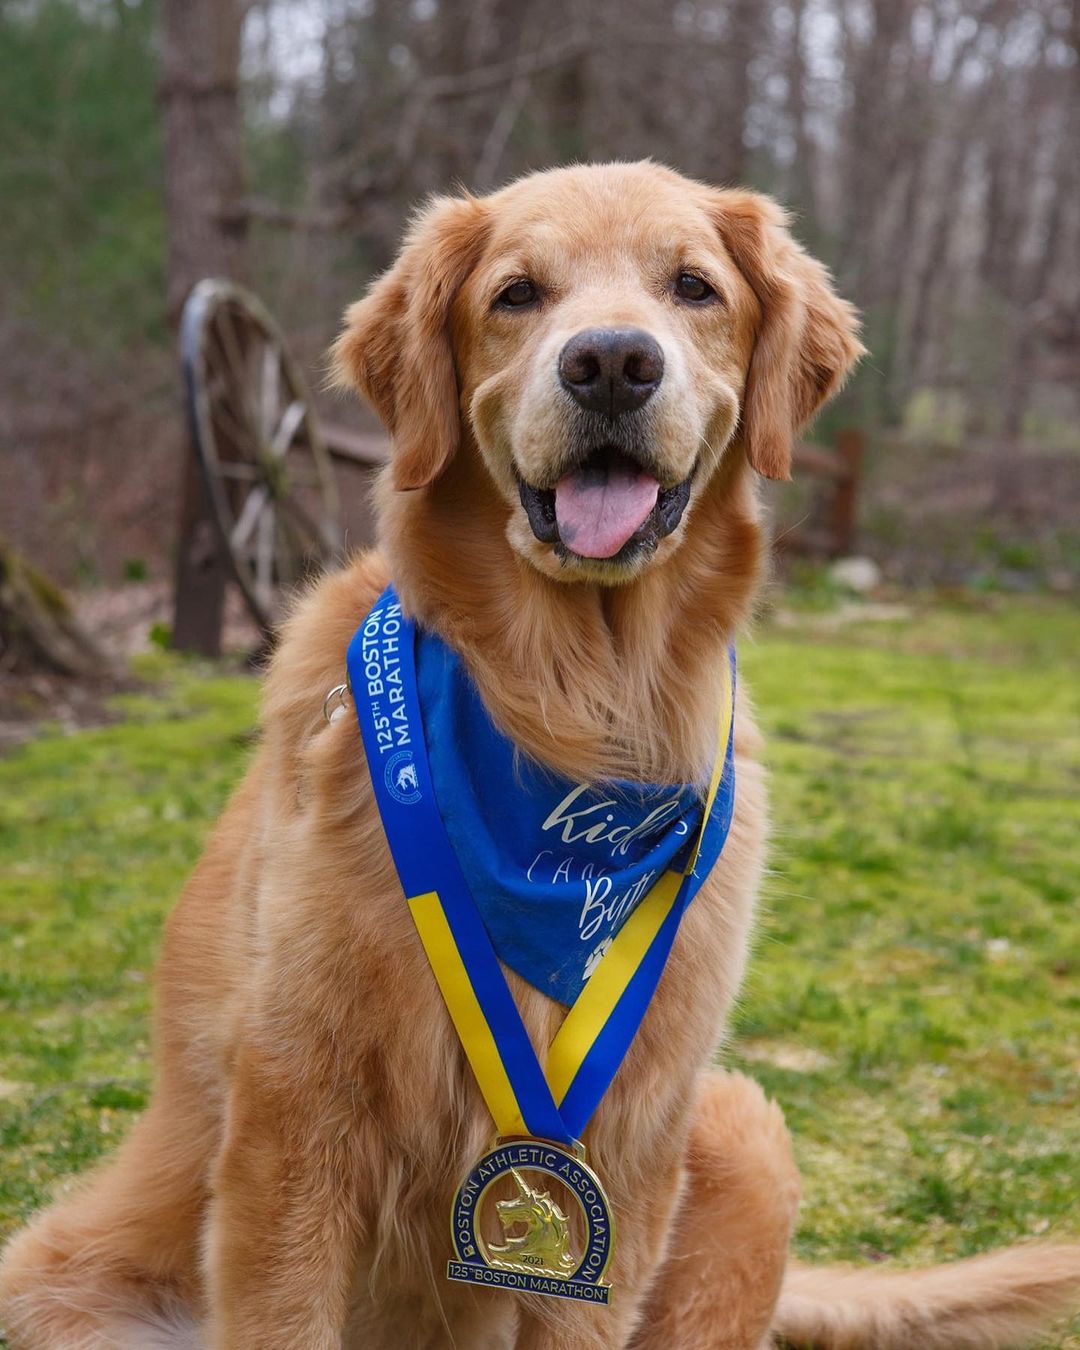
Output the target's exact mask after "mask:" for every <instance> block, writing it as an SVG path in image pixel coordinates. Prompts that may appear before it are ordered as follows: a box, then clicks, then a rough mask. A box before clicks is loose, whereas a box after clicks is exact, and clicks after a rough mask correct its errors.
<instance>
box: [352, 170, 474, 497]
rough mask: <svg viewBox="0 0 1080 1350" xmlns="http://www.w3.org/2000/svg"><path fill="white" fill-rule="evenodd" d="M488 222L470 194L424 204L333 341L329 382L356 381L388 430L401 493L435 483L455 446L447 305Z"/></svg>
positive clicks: (457, 427)
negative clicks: (397, 249)
mask: <svg viewBox="0 0 1080 1350" xmlns="http://www.w3.org/2000/svg"><path fill="white" fill-rule="evenodd" d="M486 220H487V213H486V210H485V208H484V205H483V203H482V202H480V201H477V200H476V199H474V198H450V197H440V198H436V199H435V200H434V201H433V202H431V203H430V204H429V205H428V206H427V207H426V208H425V209H424V210H423V211H422V212H421V213H420V214H419V215H418V216H417V218H416V219H415V220H414V221H413V224H412V227H411V229H410V230H409V233H408V235H407V237H406V240H405V243H404V245H403V246H402V249H401V253H400V254H399V255H398V259H397V261H396V262H395V263H394V265H393V267H391V268H390V270H389V272H386V273H385V274H384V275H383V276H381V277H380V278H379V279H378V280H377V281H376V282H375V283H374V284H373V285H372V287H371V289H370V291H369V292H368V294H367V295H366V296H365V297H364V299H363V300H359V301H357V303H356V304H355V305H352V306H351V307H350V308H349V309H348V311H347V312H346V315H345V328H344V331H343V332H342V334H341V336H340V337H339V338H338V340H337V342H336V343H335V345H334V350H333V370H334V379H335V382H336V383H338V384H343V385H351V386H354V387H355V388H357V389H359V390H360V392H361V393H362V394H363V395H364V397H365V398H366V399H367V400H368V402H369V403H370V404H371V405H372V407H373V408H374V409H375V411H376V412H377V413H378V414H379V416H380V417H381V418H382V420H383V422H384V424H385V426H386V429H387V430H388V431H389V433H390V436H391V439H392V440H393V443H394V459H393V470H392V473H393V483H394V486H395V487H396V488H397V489H398V490H399V491H410V490H411V489H413V488H421V487H426V486H427V485H428V484H429V483H431V482H433V481H434V480H435V479H436V478H437V477H438V476H439V474H440V473H441V472H442V470H443V469H444V468H445V466H446V464H447V462H448V461H449V460H450V457H451V456H452V455H453V454H454V452H455V451H456V450H457V447H458V441H459V439H460V436H461V413H460V409H459V406H458V384H457V372H456V370H455V369H454V353H453V349H452V347H451V341H450V309H451V306H452V304H453V301H454V297H455V296H456V295H457V293H458V291H459V290H460V289H461V286H462V284H463V282H464V281H465V279H466V277H467V276H468V275H469V272H470V271H471V270H472V268H473V267H474V266H475V265H476V263H477V261H478V259H479V257H480V253H481V251H482V249H483V246H484V242H485V238H486V233H487V227H486Z"/></svg>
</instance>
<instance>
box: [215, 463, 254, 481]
mask: <svg viewBox="0 0 1080 1350" xmlns="http://www.w3.org/2000/svg"><path fill="white" fill-rule="evenodd" d="M218 473H219V474H221V476H222V478H235V479H237V481H239V482H241V483H257V482H259V480H260V479H261V478H262V470H261V469H260V468H259V467H258V465H256V464H245V463H244V462H243V461H242V460H238V459H226V460H222V461H221V463H220V464H219V465H218Z"/></svg>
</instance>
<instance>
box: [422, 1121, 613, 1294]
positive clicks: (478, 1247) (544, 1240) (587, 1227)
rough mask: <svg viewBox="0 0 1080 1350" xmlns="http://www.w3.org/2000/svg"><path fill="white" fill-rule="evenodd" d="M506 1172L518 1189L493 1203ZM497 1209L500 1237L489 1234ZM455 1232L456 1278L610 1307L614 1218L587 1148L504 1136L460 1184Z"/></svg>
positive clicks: (452, 1267)
mask: <svg viewBox="0 0 1080 1350" xmlns="http://www.w3.org/2000/svg"><path fill="white" fill-rule="evenodd" d="M503 1177H510V1178H512V1180H513V1183H514V1190H513V1193H512V1194H511V1195H510V1196H509V1198H508V1199H505V1200H493V1199H491V1198H490V1192H491V1188H492V1187H493V1186H494V1185H495V1183H496V1182H497V1181H499V1180H500V1179H501V1178H503ZM553 1192H554V1194H553ZM564 1194H565V1195H568V1196H569V1202H566V1201H563V1200H562V1196H563V1195H564ZM491 1206H494V1211H495V1215H496V1225H494V1226H495V1227H497V1230H498V1233H499V1237H498V1239H496V1240H492V1238H491V1237H490V1236H485V1227H484V1221H485V1219H487V1220H488V1222H489V1227H488V1229H487V1232H488V1234H489V1235H490V1233H491V1231H492V1226H491V1225H490V1214H488V1213H487V1212H486V1211H487V1210H488V1209H489V1208H490V1207H491ZM571 1206H573V1207H575V1208H576V1209H578V1210H580V1213H581V1219H582V1223H581V1225H580V1226H579V1225H577V1224H574V1223H573V1222H572V1220H571V1217H570V1212H568V1211H569V1210H570V1207H571ZM579 1231H580V1232H583V1233H584V1238H583V1239H582V1238H580V1237H578V1236H576V1234H577V1233H578V1232H579ZM450 1234H451V1238H452V1240H453V1244H454V1253H455V1256H456V1260H452V1261H451V1262H450V1263H449V1264H448V1266H447V1269H446V1273H447V1275H448V1277H449V1278H450V1279H451V1280H458V1281H461V1282H464V1283H467V1284H480V1285H486V1286H487V1287H488V1288H491V1289H516V1290H518V1291H519V1292H521V1293H529V1294H547V1295H550V1296H552V1297H555V1298H569V1299H576V1300H578V1301H579V1302H586V1303H603V1304H606V1303H607V1302H608V1299H609V1297H610V1295H611V1286H610V1285H609V1284H607V1283H606V1282H605V1280H604V1275H605V1273H606V1271H607V1268H608V1264H609V1262H610V1260H611V1253H612V1249H613V1245H614V1239H615V1224H614V1219H613V1217H612V1214H611V1206H610V1205H609V1203H608V1199H607V1196H606V1195H605V1194H604V1188H603V1186H602V1185H601V1184H600V1179H599V1178H598V1177H597V1175H596V1173H595V1172H594V1171H593V1170H592V1168H591V1167H589V1166H588V1164H587V1163H586V1162H585V1150H584V1149H583V1148H582V1147H581V1146H580V1145H578V1146H577V1148H576V1149H575V1150H574V1151H572V1152H571V1151H570V1150H569V1149H566V1148H564V1147H563V1146H562V1145H561V1144H555V1143H549V1142H548V1141H547V1140H544V1139H514V1140H509V1141H507V1140H497V1141H496V1143H495V1144H494V1146H493V1147H492V1148H491V1149H489V1151H488V1152H487V1153H485V1154H484V1156H483V1157H482V1158H480V1159H478V1160H477V1162H476V1163H475V1164H474V1165H473V1167H472V1168H471V1169H470V1170H469V1173H468V1175H467V1176H466V1177H465V1179H464V1180H463V1181H462V1183H461V1185H460V1186H459V1187H458V1192H457V1195H456V1196H455V1197H454V1204H453V1208H452V1210H451V1216H450Z"/></svg>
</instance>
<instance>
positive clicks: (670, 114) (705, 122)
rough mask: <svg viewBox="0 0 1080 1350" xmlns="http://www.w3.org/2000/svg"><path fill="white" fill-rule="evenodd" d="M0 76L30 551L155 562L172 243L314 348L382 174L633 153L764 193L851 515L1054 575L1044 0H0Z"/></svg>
mask: <svg viewBox="0 0 1080 1350" xmlns="http://www.w3.org/2000/svg"><path fill="white" fill-rule="evenodd" d="M0 89H2V90H3V97H2V99H0V202H2V204H3V206H2V210H0V537H2V536H6V537H7V538H8V539H10V540H12V541H13V542H15V543H16V544H17V545H19V546H21V547H22V548H23V549H24V550H25V551H26V553H27V554H28V556H29V557H31V558H32V559H33V560H34V561H35V562H37V563H38V564H40V565H41V566H42V567H44V568H45V570H46V571H48V572H50V573H51V574H52V575H54V576H55V577H57V578H58V579H59V580H60V581H61V582H64V583H67V584H70V583H74V582H89V583H109V584H116V583H118V582H121V581H123V580H124V579H125V578H128V579H140V578H143V577H149V578H160V579H164V578H167V577H168V576H169V575H170V574H171V550H172V547H173V539H174V531H175V523H176V515H177V502H178V497H179V489H180V482H181V453H182V449H183V444H184V441H183V428H182V421H181V416H180V411H179V381H178V374H177V367H176V358H175V350H174V334H173V325H174V323H175V319H176V316H177V314H178V311H179V307H180V305H181V303H182V301H183V297H184V295H185V294H186V292H187V290H188V288H189V287H190V286H191V284H192V283H193V282H194V281H195V280H196V279H197V278H198V277H200V276H202V275H205V274H207V273H210V274H214V273H218V274H221V273H227V274H229V275H232V276H235V277H238V278H241V279H243V280H245V281H247V282H248V283H249V284H250V285H251V286H252V287H253V288H254V289H255V290H256V291H257V292H258V293H259V294H260V295H261V296H262V297H263V298H264V300H265V301H266V302H267V304H268V305H269V307H270V309H271V310H272V311H273V312H274V313H275V314H276V315H277V316H278V318H279V319H280V321H281V322H282V325H283V327H284V329H285V331H286V333H287V334H288V336H289V339H290V342H291V343H292V345H293V346H294V348H295V350H296V352H297V354H298V355H299V356H300V358H301V360H302V362H303V363H304V365H305V367H306V369H307V371H308V373H309V375H310V377H311V379H312V382H313V383H318V381H319V379H320V371H321V362H322V359H323V353H324V351H325V349H326V347H327V345H328V343H329V341H330V340H331V338H332V336H333V334H334V330H335V327H336V324H337V321H338V317H339V315H340V313H341V311H342V309H343V308H344V306H345V304H346V303H347V302H348V301H349V300H350V299H352V298H354V297H355V296H356V295H357V294H358V293H359V292H360V291H361V289H362V288H363V286H364V285H365V283H366V281H367V280H368V278H369V277H370V276H371V275H372V274H373V273H374V272H375V271H376V270H378V269H380V268H382V267H383V266H385V265H386V264H387V262H388V261H389V259H390V257H391V256H392V253H393V250H394V247H395V243H396V241H397V239H398V238H399V236H400V232H401V229H402V225H403V222H404V220H405V218H406V216H407V213H408V211H409V209H410V207H411V206H412V205H413V204H414V203H415V202H416V201H417V199H418V198H421V197H423V196H424V194H426V193H429V192H432V191H436V190H443V189H446V188H447V187H448V186H451V185H453V184H454V183H462V184H465V185H467V186H468V187H470V188H472V189H473V190H476V191H483V190H485V189H488V188H491V187H494V186H496V185H497V184H499V183H501V182H503V181H505V180H506V179H508V178H510V177H511V176H513V175H516V174H519V173H522V172H524V171H526V170H529V169H533V168H537V167H541V166H545V165H550V164H554V163H558V162H565V161H570V160H578V159H603V158H608V157H629V158H637V157H642V156H654V157H655V158H657V159H659V160H662V161H664V162H666V163H669V164H672V165H674V166H675V167H677V168H679V169H681V170H683V171H685V172H687V173H689V174H692V175H695V176H698V177H701V178H704V179H708V180H711V181H713V182H717V183H735V182H738V183H745V184H749V185H752V186H755V187H758V188H761V189H764V190H766V191H768V192H772V193H774V194H776V195H777V196H778V197H780V198H781V199H782V200H783V201H784V202H785V203H786V204H787V205H788V206H790V207H791V208H792V210H793V211H794V212H795V213H796V219H797V227H796V228H797V232H798V233H799V235H800V236H801V237H802V239H803V240H804V242H805V243H806V244H807V245H808V247H810V248H811V249H812V250H814V251H815V252H818V253H819V254H821V255H822V256H824V257H825V258H826V259H827V260H828V261H829V263H830V265H831V266H832V267H833V268H834V270H835V272H836V274H837V277H838V279H839V284H840V286H841V288H842V289H843V291H844V292H845V293H846V294H847V295H849V296H850V297H851V298H852V299H854V300H855V301H856V302H857V304H858V305H859V306H860V307H861V309H862V310H863V312H864V315H865V319H866V327H867V341H868V345H869V347H870V349H871V353H872V355H871V357H870V359H869V360H868V361H867V362H866V363H865V364H864V366H863V368H862V370H861V372H860V374H859V376H858V378H857V380H856V381H855V383H854V385H853V387H852V388H851V390H850V392H849V393H848V395H847V396H846V398H845V400H844V402H843V403H842V404H841V405H839V406H838V407H837V408H836V409H834V410H832V411H831V412H830V414H829V415H828V420H827V422H826V424H825V425H824V427H822V428H820V429H819V434H822V435H827V434H828V433H829V432H830V431H831V430H832V429H834V428H835V427H837V426H839V425H842V424H847V425H851V424H856V425H859V426H862V427H864V428H866V430H867V435H868V445H869V462H868V465H867V480H866V483H865V486H864V490H863V493H862V495H861V499H860V534H859V541H858V542H859V551H860V552H865V553H869V554H870V555H871V556H873V557H875V558H877V560H878V561H879V562H880V563H881V564H882V566H883V567H884V569H885V574H886V576H887V577H890V578H893V579H896V580H900V581H906V582H915V583H921V584H926V583H933V584H954V583H962V584H976V585H986V586H998V585H1006V586H1013V587H1021V588H1029V587H1044V586H1047V585H1049V586H1051V587H1053V588H1054V589H1059V590H1063V589H1068V588H1069V587H1070V586H1071V585H1072V584H1073V582H1074V580H1075V575H1076V566H1077V558H1078V551H1080V543H1078V539H1080V533H1078V529H1077V526H1076V502H1077V498H1078V495H1080V494H1078V486H1080V480H1078V470H1080V191H1078V187H1080V0H1032V2H1029V3H1021V0H679V3H676V4H663V3H659V0H623V2H622V3H620V4H618V5H614V4H610V3H607V2H606V0H573V2H572V3H571V2H570V0H542V2H541V0H409V2H408V3H406V2H405V0H246V2H244V0H0ZM353 415H354V416H359V414H353ZM334 416H335V417H338V418H340V417H341V416H342V414H341V412H340V411H339V410H335V412H334ZM784 501H785V503H786V505H785V507H784V508H783V509H784V510H786V511H787V512H788V513H789V514H790V513H791V512H792V511H797V510H798V509H799V507H798V497H797V495H790V494H789V495H788V496H786V497H785V498H784Z"/></svg>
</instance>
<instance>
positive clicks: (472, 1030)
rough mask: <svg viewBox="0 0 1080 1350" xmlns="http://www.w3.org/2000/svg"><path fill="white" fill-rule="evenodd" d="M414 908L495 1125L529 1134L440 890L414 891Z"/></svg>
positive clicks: (509, 1132)
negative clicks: (451, 926) (455, 936)
mask: <svg viewBox="0 0 1080 1350" xmlns="http://www.w3.org/2000/svg"><path fill="white" fill-rule="evenodd" d="M409 909H410V910H411V911H412V916H413V920H414V921H415V923H416V927H417V931H418V932H419V934H420V941H421V942H422V943H423V944H424V951H425V952H426V953H427V958H428V961H429V962H430V963H431V969H432V971H433V972H434V974H435V979H436V980H437V981H438V984H439V988H440V990H441V991H442V996H443V999H444V1000H445V1002H446V1006H447V1008H448V1009H449V1012H450V1017H451V1019H452V1021H453V1023H454V1026H455V1028H456V1030H457V1034H458V1036H459V1038H460V1040H461V1044H462V1046H463V1047H464V1049H465V1054H466V1056H467V1057H468V1060H469V1064H470V1065H471V1066H472V1071H473V1073H474V1074H475V1075H476V1081H477V1083H478V1084H479V1085H480V1091H481V1093H482V1094H483V1097H484V1101H485V1102H486V1103H487V1109H488V1110H489V1111H490V1112H491V1118H492V1120H494V1122H495V1128H496V1129H497V1130H498V1132H499V1134H505V1135H516V1134H528V1133H529V1131H528V1130H527V1129H526V1128H525V1121H524V1120H523V1119H522V1116H521V1109H520V1107H519V1106H518V1104H517V1098H516V1097H515V1096H514V1089H513V1088H512V1087H511V1085H510V1079H509V1078H508V1077H507V1075H506V1069H505V1068H504V1067H503V1062H502V1057H501V1056H500V1054H499V1047H498V1045H496V1043H495V1037H494V1036H493V1035H492V1034H491V1028H490V1027H489V1026H488V1023H487V1018H486V1017H485V1016H484V1013H483V1010H482V1009H481V1007H480V1004H479V1003H478V1002H477V998H476V994H475V993H474V992H473V987H472V984H471V983H470V982H469V976H468V973H467V971H466V970H465V966H464V964H463V963H462V960H461V955H460V953H459V952H458V949H457V943H456V942H455V941H454V935H453V933H451V931H450V925H449V924H448V923H447V921H446V915H445V914H444V913H443V907H442V902H441V901H440V899H439V896H438V893H437V892H436V891H428V892H427V894H426V895H414V896H413V897H412V899H411V900H410V901H409Z"/></svg>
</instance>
